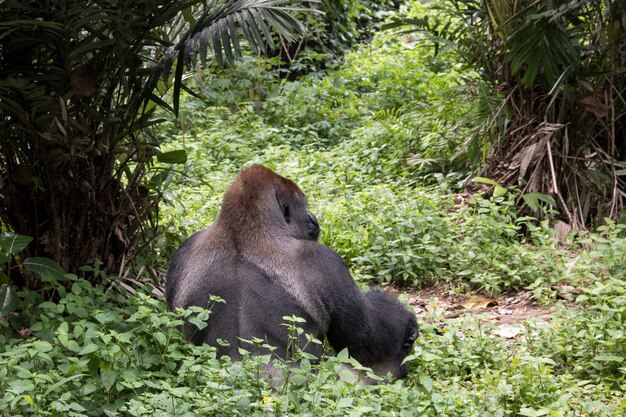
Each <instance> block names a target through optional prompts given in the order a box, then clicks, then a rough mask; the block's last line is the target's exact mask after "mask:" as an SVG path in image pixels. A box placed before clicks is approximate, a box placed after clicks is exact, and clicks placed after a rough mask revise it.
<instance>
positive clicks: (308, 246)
mask: <svg viewBox="0 0 626 417" xmlns="http://www.w3.org/2000/svg"><path fill="white" fill-rule="evenodd" d="M301 242H302V243H301V247H300V253H299V256H300V259H301V261H305V262H307V263H309V262H312V263H314V264H315V266H316V267H317V268H318V269H321V270H324V269H327V268H332V269H337V268H340V269H346V270H347V267H346V264H345V262H344V261H343V259H342V258H341V256H339V254H338V253H337V252H335V251H334V250H332V249H331V248H329V247H328V246H326V245H322V244H321V243H317V242H312V241H305V240H303V241H301Z"/></svg>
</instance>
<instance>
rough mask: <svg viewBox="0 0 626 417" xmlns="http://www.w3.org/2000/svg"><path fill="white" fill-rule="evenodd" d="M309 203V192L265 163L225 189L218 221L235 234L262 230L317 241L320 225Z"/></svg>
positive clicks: (255, 166)
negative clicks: (309, 209) (308, 205)
mask: <svg viewBox="0 0 626 417" xmlns="http://www.w3.org/2000/svg"><path fill="white" fill-rule="evenodd" d="M306 205H307V197H306V195H305V194H304V193H303V192H302V191H301V190H300V188H299V187H298V186H297V185H296V184H295V183H294V182H293V181H291V180H288V179H286V178H284V177H281V176H280V175H278V174H276V173H275V172H274V171H272V170H271V169H269V168H266V167H264V166H262V165H252V166H251V167H249V168H246V169H244V170H243V171H241V172H240V173H239V175H238V176H237V178H235V181H234V182H233V184H232V185H231V186H230V187H229V188H228V190H227V191H226V194H225V196H224V202H223V203H222V209H221V211H220V215H219V217H218V222H220V223H221V224H222V225H224V226H226V227H228V228H229V229H230V230H232V231H233V232H234V235H235V236H246V237H251V236H256V235H258V234H259V233H260V234H263V235H264V236H265V237H266V238H267V237H277V238H294V239H306V240H315V239H317V233H318V232H319V228H318V225H317V221H316V220H315V217H314V216H313V215H312V214H311V213H310V212H309V211H307V210H306ZM312 223H314V224H312ZM311 228H313V229H314V232H315V233H314V236H313V235H312V234H311V233H312V232H311ZM244 230H245V231H246V232H245V233H242V231H244Z"/></svg>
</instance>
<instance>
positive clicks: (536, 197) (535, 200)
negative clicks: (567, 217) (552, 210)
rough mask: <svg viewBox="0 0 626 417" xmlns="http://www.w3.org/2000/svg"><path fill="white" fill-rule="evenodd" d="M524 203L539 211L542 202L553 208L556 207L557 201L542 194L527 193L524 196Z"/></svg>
mask: <svg viewBox="0 0 626 417" xmlns="http://www.w3.org/2000/svg"><path fill="white" fill-rule="evenodd" d="M522 198H523V199H524V202H525V203H526V204H527V205H528V207H530V208H531V209H532V210H539V209H540V208H541V206H540V205H539V202H540V201H543V202H544V203H547V204H549V205H551V206H552V207H556V200H555V199H554V198H552V197H550V196H549V195H546V194H542V193H527V194H524V195H523V196H522Z"/></svg>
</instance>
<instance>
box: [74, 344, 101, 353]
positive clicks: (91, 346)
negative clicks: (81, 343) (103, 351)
mask: <svg viewBox="0 0 626 417" xmlns="http://www.w3.org/2000/svg"><path fill="white" fill-rule="evenodd" d="M98 349H100V348H99V347H98V345H96V344H94V343H90V344H88V345H87V346H85V347H83V348H82V349H81V350H80V352H78V355H79V356H82V355H88V354H90V353H93V352H95V351H97V350H98Z"/></svg>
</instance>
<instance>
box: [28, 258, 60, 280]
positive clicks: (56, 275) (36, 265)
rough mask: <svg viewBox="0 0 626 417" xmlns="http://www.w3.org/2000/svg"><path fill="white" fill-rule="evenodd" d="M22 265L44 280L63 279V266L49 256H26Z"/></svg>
mask: <svg viewBox="0 0 626 417" xmlns="http://www.w3.org/2000/svg"><path fill="white" fill-rule="evenodd" d="M24 266H25V267H26V268H28V269H29V270H30V271H32V272H33V273H34V274H36V275H37V276H38V277H39V278H41V280H42V281H45V282H57V281H59V280H63V278H64V275H65V271H63V268H61V267H60V266H59V264H58V263H56V262H55V261H53V260H52V259H50V258H43V257H38V258H27V259H26V260H24Z"/></svg>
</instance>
